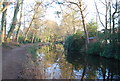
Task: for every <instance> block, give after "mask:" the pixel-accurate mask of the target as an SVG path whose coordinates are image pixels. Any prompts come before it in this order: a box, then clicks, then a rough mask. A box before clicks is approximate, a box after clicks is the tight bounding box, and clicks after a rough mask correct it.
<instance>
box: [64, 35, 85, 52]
mask: <svg viewBox="0 0 120 81" xmlns="http://www.w3.org/2000/svg"><path fill="white" fill-rule="evenodd" d="M84 45H85V39H84V38H83V37H82V36H80V35H79V34H73V35H70V36H68V37H67V38H66V40H65V45H64V47H65V50H67V51H80V49H81V48H82V47H83V46H84Z"/></svg>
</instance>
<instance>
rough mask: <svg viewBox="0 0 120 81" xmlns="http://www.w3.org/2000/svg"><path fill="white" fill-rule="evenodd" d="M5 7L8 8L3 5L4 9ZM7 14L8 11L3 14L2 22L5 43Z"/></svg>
mask: <svg viewBox="0 0 120 81" xmlns="http://www.w3.org/2000/svg"><path fill="white" fill-rule="evenodd" d="M5 6H6V4H4V3H3V8H4V7H5ZM6 12H7V10H5V11H4V12H3V13H2V21H1V31H2V42H5V38H6Z"/></svg>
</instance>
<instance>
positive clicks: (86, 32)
mask: <svg viewBox="0 0 120 81" xmlns="http://www.w3.org/2000/svg"><path fill="white" fill-rule="evenodd" d="M70 3H71V4H75V5H76V6H77V7H78V8H79V11H80V13H81V17H82V24H83V28H84V32H85V36H86V48H87V45H88V44H89V37H88V31H87V28H86V23H85V15H84V9H85V8H83V2H82V0H78V3H75V2H71V1H70Z"/></svg>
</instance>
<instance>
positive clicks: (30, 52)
mask: <svg viewBox="0 0 120 81" xmlns="http://www.w3.org/2000/svg"><path fill="white" fill-rule="evenodd" d="M36 51H37V47H36V46H31V47H29V48H28V49H27V52H28V54H31V56H32V58H33V59H36V57H37V53H36Z"/></svg>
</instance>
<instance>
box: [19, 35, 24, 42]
mask: <svg viewBox="0 0 120 81" xmlns="http://www.w3.org/2000/svg"><path fill="white" fill-rule="evenodd" d="M18 42H19V43H21V44H22V43H24V37H23V36H19V37H18Z"/></svg>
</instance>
